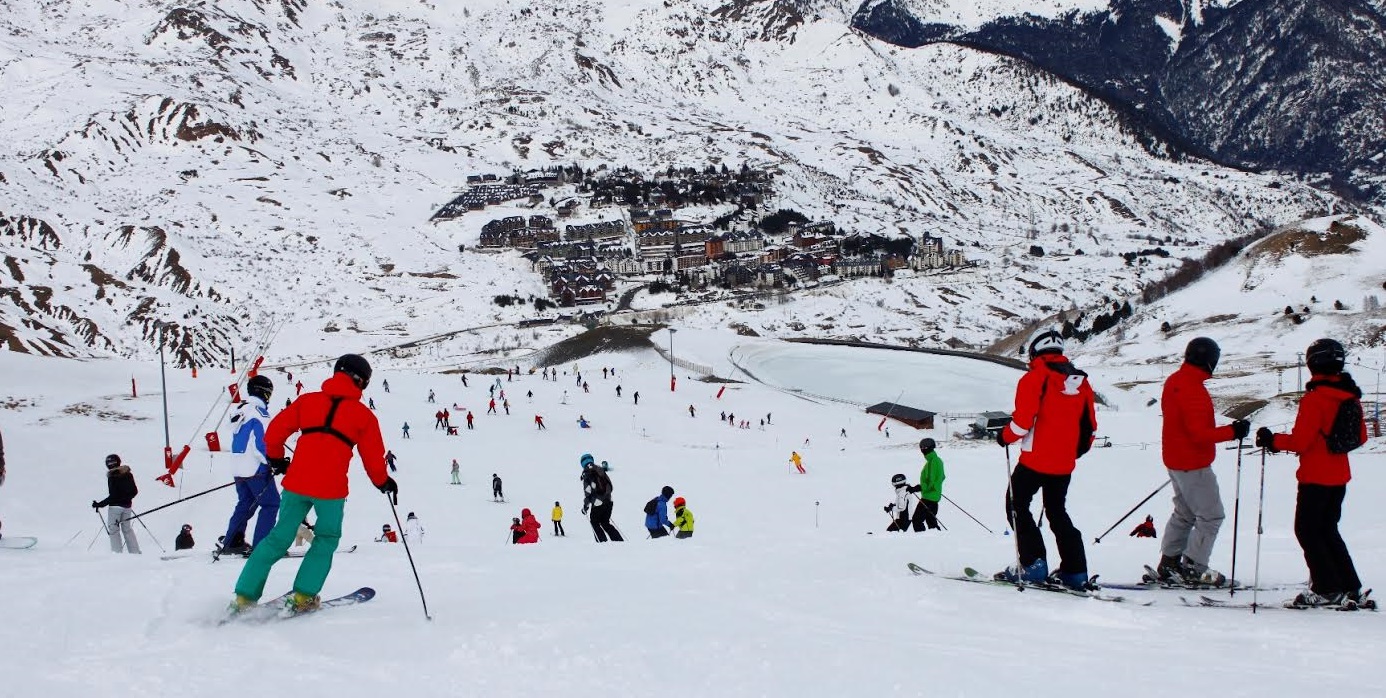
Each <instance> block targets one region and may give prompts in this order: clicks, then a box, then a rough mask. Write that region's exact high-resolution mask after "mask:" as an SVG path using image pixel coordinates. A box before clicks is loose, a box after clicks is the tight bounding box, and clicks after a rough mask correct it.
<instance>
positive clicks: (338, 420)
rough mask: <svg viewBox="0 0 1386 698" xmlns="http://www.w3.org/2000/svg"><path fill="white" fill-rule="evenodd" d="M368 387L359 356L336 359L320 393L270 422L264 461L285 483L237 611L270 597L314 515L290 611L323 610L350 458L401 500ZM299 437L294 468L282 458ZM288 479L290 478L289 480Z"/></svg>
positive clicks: (242, 582)
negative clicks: (273, 578) (273, 576)
mask: <svg viewBox="0 0 1386 698" xmlns="http://www.w3.org/2000/svg"><path fill="white" fill-rule="evenodd" d="M370 380H371V367H370V364H369V363H367V362H366V360H365V359H364V358H362V357H360V356H357V355H355V354H346V355H344V356H342V357H341V358H339V359H337V363H336V365H335V366H334V367H333V372H332V377H331V378H328V379H327V380H326V381H323V384H322V391H321V392H316V393H308V394H305V395H303V396H300V397H299V398H298V399H297V400H294V403H293V404H292V405H290V406H289V407H288V408H286V409H285V410H283V411H282V412H280V413H279V414H278V415H277V416H275V418H274V419H273V420H272V421H270V424H269V428H268V429H266V430H265V456H266V458H268V459H269V463H270V468H271V470H272V471H273V472H274V474H276V475H284V482H283V487H284V495H283V500H282V502H281V503H280V506H279V520H278V521H277V522H276V523H275V525H274V528H273V529H272V530H271V531H270V533H269V535H268V536H266V537H265V539H264V540H263V541H261V542H260V544H259V545H257V546H255V550H254V552H252V553H251V555H250V558H249V559H248V560H246V563H245V567H243V568H242V569H241V576H240V578H239V579H238V580H237V581H236V600H235V602H234V604H233V606H232V610H233V611H240V610H244V609H245V608H248V607H250V606H253V605H254V604H255V602H256V601H258V600H259V599H260V596H261V595H263V594H264V591H265V580H266V578H268V577H269V573H270V568H272V567H273V566H274V563H276V562H278V561H279V560H280V559H282V558H283V557H284V553H285V552H287V551H288V550H289V546H290V545H292V544H293V542H294V537H295V536H296V535H297V533H298V525H299V523H300V522H301V521H303V520H304V519H305V518H306V517H307V516H308V512H309V511H310V510H312V511H316V513H317V522H316V524H315V525H314V529H315V533H316V535H315V536H314V537H313V543H312V545H311V547H309V549H308V552H307V554H306V555H305V556H304V558H303V563H302V564H301V565H300V566H299V568H298V574H297V576H295V577H294V585H293V594H291V595H290V596H289V597H288V599H287V600H286V607H287V608H288V609H289V610H291V611H293V612H296V613H301V612H304V611H310V610H313V609H315V608H317V607H318V605H319V600H318V592H319V591H321V590H322V586H323V583H324V582H325V581H326V580H327V574H328V572H330V571H331V570H332V554H333V553H334V552H335V551H336V549H337V543H338V542H339V541H340V540H341V537H342V511H343V507H344V505H345V504H346V497H347V467H348V466H349V465H350V464H351V455H352V450H353V449H355V450H356V452H357V453H359V454H360V456H361V464H362V465H363V466H365V469H366V474H367V475H369V476H370V479H371V483H373V484H374V485H375V486H376V487H377V488H379V489H380V491H381V492H384V493H386V494H387V495H393V496H398V493H399V488H398V486H397V485H396V484H395V481H394V479H393V478H391V477H390V476H389V474H388V473H387V472H386V470H385V444H384V441H383V440H382V439H381V437H380V424H379V422H377V421H376V418H375V413H374V412H372V411H370V409H369V408H367V407H366V406H365V405H363V404H361V392H362V391H363V390H365V389H366V386H367V385H369V384H370ZM294 432H300V434H301V436H300V437H299V439H298V447H297V450H296V451H295V453H294V458H293V462H292V466H291V464H290V461H289V459H288V458H285V457H284V441H285V440H286V439H288V438H289V436H290V435H291V434H293V433H294ZM286 473H287V474H286Z"/></svg>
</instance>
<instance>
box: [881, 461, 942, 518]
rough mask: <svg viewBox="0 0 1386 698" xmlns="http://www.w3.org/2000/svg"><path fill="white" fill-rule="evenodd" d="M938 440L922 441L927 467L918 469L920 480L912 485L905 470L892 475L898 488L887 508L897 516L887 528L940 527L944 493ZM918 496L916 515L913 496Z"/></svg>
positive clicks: (894, 485)
mask: <svg viewBox="0 0 1386 698" xmlns="http://www.w3.org/2000/svg"><path fill="white" fill-rule="evenodd" d="M937 447H938V444H937V443H935V441H934V440H933V439H929V438H926V439H923V440H921V441H920V442H919V452H920V453H922V454H923V455H924V467H923V469H921V470H920V471H919V484H918V485H911V484H910V483H909V479H908V478H906V477H905V475H904V473H896V474H895V475H892V476H891V478H890V484H891V486H892V487H894V488H895V501H893V502H891V503H890V504H887V505H886V506H885V512H886V513H887V514H890V515H891V516H893V517H894V520H893V521H891V523H890V526H889V527H888V528H886V530H887V531H908V530H910V528H911V527H913V528H914V530H915V531H923V530H926V529H937V528H940V526H941V524H939V521H938V500H939V498H941V497H942V496H943V478H944V473H943V459H942V458H940V457H939V455H938V451H937ZM911 499H917V500H918V502H919V503H918V504H917V505H916V506H915V507H914V515H913V516H911V515H910V500H911Z"/></svg>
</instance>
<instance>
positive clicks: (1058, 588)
mask: <svg viewBox="0 0 1386 698" xmlns="http://www.w3.org/2000/svg"><path fill="white" fill-rule="evenodd" d="M906 566H907V567H908V568H909V570H910V572H912V573H914V574H915V575H925V574H927V575H931V576H934V577H938V578H940V579H952V580H956V581H959V582H970V583H973V584H987V585H990V586H1001V587H1010V588H1012V589H1018V590H1020V591H1025V590H1027V589H1034V590H1036V591H1048V592H1054V593H1057V594H1065V595H1067V596H1076V597H1079V598H1084V599H1094V600H1097V601H1107V602H1110V603H1123V602H1125V601H1126V600H1127V599H1126V597H1124V596H1113V595H1110V594H1103V593H1101V592H1099V591H1080V590H1077V589H1069V588H1068V587H1065V586H1062V585H1058V584H1036V583H1034V582H1024V583H1021V584H1016V583H1015V582H1005V581H1001V580H997V579H992V578H991V577H988V576H986V575H984V574H982V573H981V572H978V571H977V570H975V569H973V568H971V567H966V568H964V569H963V574H962V576H952V575H946V574H935V573H934V572H931V571H929V570H927V569H924V568H923V567H920V566H919V565H916V564H914V563H913V562H910V563H906ZM1154 603H1155V602H1154V601H1149V602H1146V603H1143V604H1141V605H1142V606H1149V605H1151V604H1154Z"/></svg>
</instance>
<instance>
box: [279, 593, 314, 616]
mask: <svg viewBox="0 0 1386 698" xmlns="http://www.w3.org/2000/svg"><path fill="white" fill-rule="evenodd" d="M319 608H322V599H321V598H320V597H317V596H309V595H307V594H300V593H298V592H296V591H295V592H294V593H292V594H290V595H289V596H288V598H286V599H284V610H285V612H287V613H288V614H289V615H294V616H296V615H298V614H300V613H308V612H310V611H316V610H318V609H319Z"/></svg>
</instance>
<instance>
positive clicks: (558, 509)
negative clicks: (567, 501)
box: [550, 502, 568, 538]
mask: <svg viewBox="0 0 1386 698" xmlns="http://www.w3.org/2000/svg"><path fill="white" fill-rule="evenodd" d="M550 518H552V520H553V534H554V535H555V536H563V537H565V538H566V537H567V536H568V534H567V532H566V531H564V530H563V505H562V504H559V503H558V502H554V503H553V514H552V515H551V516H550Z"/></svg>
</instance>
